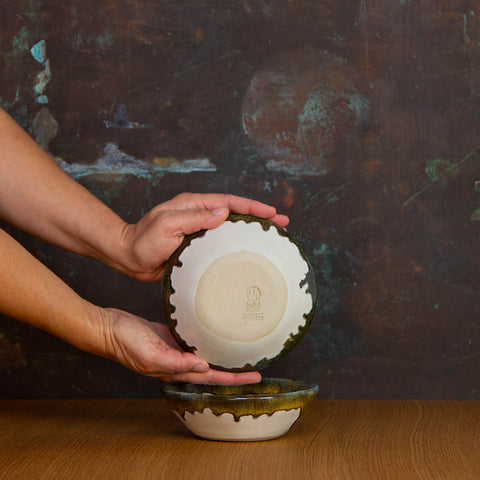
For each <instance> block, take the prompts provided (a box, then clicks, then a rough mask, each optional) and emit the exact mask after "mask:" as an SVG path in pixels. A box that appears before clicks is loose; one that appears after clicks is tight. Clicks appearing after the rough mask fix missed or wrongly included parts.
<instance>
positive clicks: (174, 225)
mask: <svg viewBox="0 0 480 480" xmlns="http://www.w3.org/2000/svg"><path fill="white" fill-rule="evenodd" d="M228 213H229V211H228V208H227V207H216V208H214V209H212V210H204V209H195V210H192V209H191V210H177V211H169V212H165V213H164V215H168V221H167V220H166V219H165V220H166V221H165V225H168V230H169V232H170V234H171V235H172V236H183V235H188V234H190V233H195V232H198V231H199V230H204V229H213V228H217V227H218V226H219V225H220V224H221V223H223V222H224V221H225V220H226V218H227V217H228Z"/></svg>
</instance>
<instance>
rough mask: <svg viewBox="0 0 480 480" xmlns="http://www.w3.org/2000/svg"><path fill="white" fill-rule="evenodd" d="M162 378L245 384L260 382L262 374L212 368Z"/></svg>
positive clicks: (194, 381) (201, 382)
mask: <svg viewBox="0 0 480 480" xmlns="http://www.w3.org/2000/svg"><path fill="white" fill-rule="evenodd" d="M160 378H161V379H162V380H164V381H167V382H174V381H176V382H189V383H199V384H203V385H245V384H249V383H258V382H260V381H261V379H262V376H261V375H260V373H259V372H241V373H231V372H222V371H220V370H213V369H210V370H208V371H207V372H204V373H195V372H185V373H178V374H176V375H166V376H161V377H160Z"/></svg>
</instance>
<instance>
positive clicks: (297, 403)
mask: <svg viewBox="0 0 480 480" xmlns="http://www.w3.org/2000/svg"><path fill="white" fill-rule="evenodd" d="M317 392H318V386H317V385H315V384H311V383H308V382H303V381H293V380H285V379H279V378H271V379H268V378H264V379H263V380H262V381H261V382H260V383H256V384H252V385H240V386H238V385H237V386H222V385H195V384H186V383H178V384H167V385H166V386H164V394H165V398H166V400H167V402H168V403H169V404H170V406H171V408H172V410H173V411H174V412H175V413H176V414H177V416H178V417H179V419H180V420H181V421H182V423H183V424H184V425H185V426H186V427H187V428H188V429H189V430H190V431H191V432H192V433H194V434H195V435H197V436H199V437H203V438H206V439H209V440H224V441H260V440H271V439H274V438H277V437H280V436H282V435H284V434H285V433H286V432H287V431H288V430H289V429H290V428H291V426H292V425H293V424H294V423H295V422H296V421H297V420H298V418H299V417H300V415H301V413H302V411H304V409H305V407H306V406H307V405H308V403H309V402H310V401H311V400H312V399H313V398H314V397H315V395H316V393H317Z"/></svg>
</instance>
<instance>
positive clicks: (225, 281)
mask: <svg viewBox="0 0 480 480" xmlns="http://www.w3.org/2000/svg"><path fill="white" fill-rule="evenodd" d="M315 302H316V289H315V278H314V272H313V269H312V266H311V265H310V262H309V261H308V259H307V257H306V256H305V254H304V252H303V251H302V250H301V248H300V247H299V246H298V245H297V244H296V242H295V241H294V240H293V239H292V238H291V237H290V236H289V234H287V232H285V231H284V230H283V229H281V228H280V227H278V225H275V224H274V223H272V222H270V221H269V220H265V219H260V218H256V217H252V216H248V215H230V217H229V218H228V219H227V221H225V222H224V223H223V224H222V225H220V226H219V227H218V228H216V229H214V230H207V231H201V232H198V233H195V234H192V235H187V236H186V237H185V239H184V241H183V242H182V245H181V246H180V247H179V248H178V249H177V250H176V252H175V253H174V254H173V255H172V256H171V257H170V259H169V260H168V262H167V265H166V268H165V275H164V280H163V298H162V305H163V317H164V319H165V321H166V323H167V325H168V326H169V328H170V331H171V333H172V335H173V337H174V338H175V340H176V341H177V343H178V344H179V345H180V346H181V347H182V348H183V350H186V351H189V352H193V353H195V354H197V355H198V356H200V357H202V358H203V359H205V360H206V361H207V362H208V363H209V364H210V365H211V366H212V368H217V369H220V370H229V371H233V372H235V371H237V372H238V371H248V370H259V369H261V368H265V367H266V366H267V365H270V364H271V363H273V362H275V361H277V360H278V359H279V358H280V357H283V356H284V355H286V354H287V353H288V352H290V351H291V350H292V349H293V348H294V347H295V346H296V345H297V344H298V343H299V341H300V340H301V338H302V337H303V335H304V334H305V332H306V331H307V329H308V328H309V326H310V323H311V320H312V317H313V315H314V311H315Z"/></svg>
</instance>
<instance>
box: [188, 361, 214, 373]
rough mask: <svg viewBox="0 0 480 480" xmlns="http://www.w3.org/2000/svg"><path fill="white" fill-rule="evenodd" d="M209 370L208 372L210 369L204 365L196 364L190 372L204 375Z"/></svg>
mask: <svg viewBox="0 0 480 480" xmlns="http://www.w3.org/2000/svg"><path fill="white" fill-rule="evenodd" d="M209 370H210V367H209V366H208V365H205V364H204V363H197V365H195V366H194V367H193V368H192V372H196V373H205V372H208V371H209Z"/></svg>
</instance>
